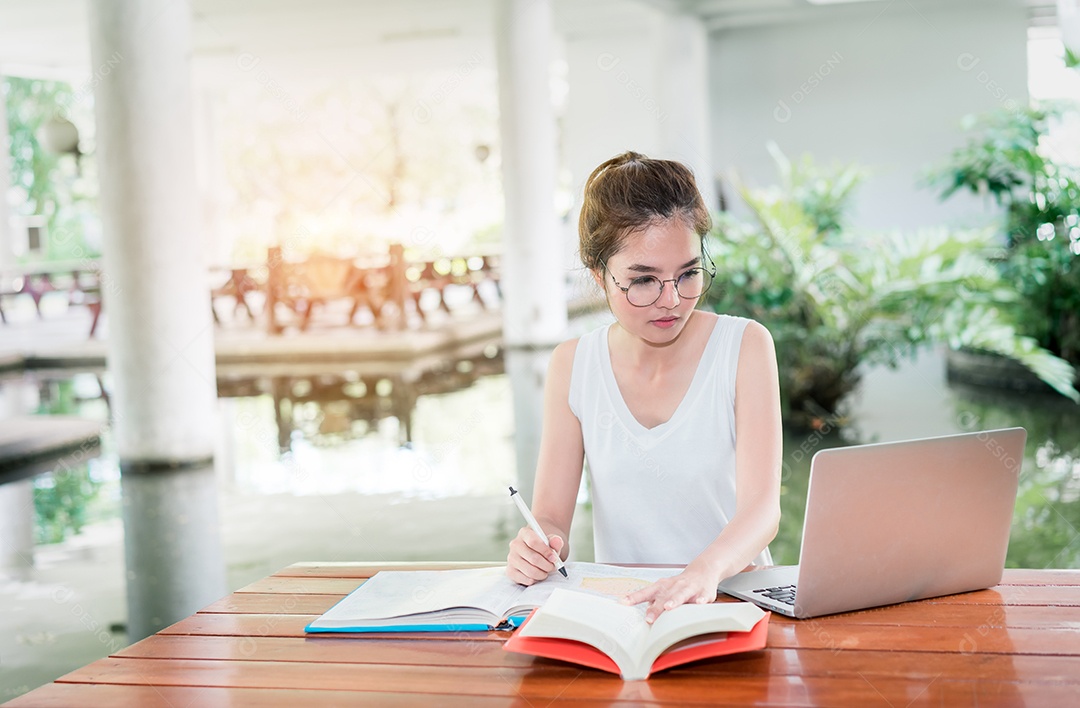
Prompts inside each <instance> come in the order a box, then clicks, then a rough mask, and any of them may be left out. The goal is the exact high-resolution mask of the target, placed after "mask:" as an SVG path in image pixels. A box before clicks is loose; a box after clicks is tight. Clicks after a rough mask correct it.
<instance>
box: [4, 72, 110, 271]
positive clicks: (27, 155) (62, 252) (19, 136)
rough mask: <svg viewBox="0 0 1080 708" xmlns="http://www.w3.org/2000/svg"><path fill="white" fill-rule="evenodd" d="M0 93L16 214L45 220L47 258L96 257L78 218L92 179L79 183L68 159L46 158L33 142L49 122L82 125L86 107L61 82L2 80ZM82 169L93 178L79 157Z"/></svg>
mask: <svg viewBox="0 0 1080 708" xmlns="http://www.w3.org/2000/svg"><path fill="white" fill-rule="evenodd" d="M0 91H3V92H4V94H5V98H6V103H7V116H6V118H7V121H8V131H9V133H10V135H11V148H10V159H11V185H12V188H13V190H14V191H15V192H16V193H17V195H18V196H17V199H18V202H19V203H20V207H19V211H20V212H22V213H23V214H25V215H33V214H40V215H44V216H45V218H46V223H47V225H48V231H49V233H50V234H53V235H54V238H53V239H51V240H50V244H49V252H48V253H47V254H46V256H47V258H49V259H57V260H59V259H65V258H71V257H73V255H75V254H83V255H97V253H96V249H94V248H90V247H89V246H88V245H87V244H86V242H85V240H84V235H83V233H82V230H83V227H82V221H83V218H84V216H85V213H84V212H87V211H88V210H89V208H90V206H91V205H92V202H93V195H92V194H91V193H90V190H91V189H92V183H93V179H89V178H87V177H80V176H79V174H78V173H77V168H76V165H75V163H74V162H73V161H72V160H71V158H70V157H61V156H59V155H56V154H54V153H51V152H49V151H48V150H46V149H45V148H44V147H43V146H42V145H41V143H40V141H39V136H40V134H41V131H42V128H43V126H44V125H45V124H46V123H47V122H48V121H49V120H51V119H52V118H54V117H55V116H58V115H61V114H71V117H72V119H73V120H76V121H78V122H80V123H85V122H87V121H88V118H87V117H86V116H85V115H84V113H85V112H86V111H88V110H89V109H88V107H87V106H84V105H82V104H81V103H80V102H79V101H77V100H76V94H75V92H74V91H73V90H72V88H71V86H70V85H69V84H67V83H64V82H61V81H43V80H39V79H24V78H19V77H15V76H6V77H3V78H2V79H0ZM84 119H86V120H84ZM82 164H83V168H84V170H85V169H86V168H87V167H89V168H90V172H93V166H92V165H93V160H92V159H90V158H87V157H86V156H84V157H83V163H82ZM0 196H6V195H0ZM61 234H63V235H64V237H60V236H61Z"/></svg>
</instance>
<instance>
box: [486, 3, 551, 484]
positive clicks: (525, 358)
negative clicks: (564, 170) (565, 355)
mask: <svg viewBox="0 0 1080 708" xmlns="http://www.w3.org/2000/svg"><path fill="white" fill-rule="evenodd" d="M495 22H496V24H495V43H496V50H497V56H498V67H499V112H500V120H499V128H500V136H501V143H502V148H501V150H502V173H503V193H504V199H505V202H506V219H505V226H504V231H503V259H502V281H501V282H502V291H503V295H504V305H503V308H504V309H503V337H504V341H505V345H506V362H507V372H508V374H509V376H510V380H511V385H512V389H513V396H514V425H515V448H516V451H517V467H518V480H519V484H520V485H521V487H522V492H523V493H524V494H525V496H526V499H530V500H531V498H532V486H533V477H534V472H535V465H536V456H537V453H538V451H539V440H540V422H541V418H542V413H543V410H542V409H543V382H544V372H545V370H546V368H547V360H548V358H549V357H550V353H551V349H552V348H553V347H554V345H555V344H557V343H558V342H559V341H560V340H561V339H562V338H563V337H564V336H565V333H566V271H565V264H564V260H563V258H562V250H563V249H562V248H561V238H562V237H561V230H560V229H559V225H558V219H557V217H556V214H555V179H556V177H555V170H556V167H555V163H556V145H555V116H554V112H553V109H552V104H551V89H550V78H549V71H550V63H551V41H552V18H551V2H550V0H497V12H496V15H495Z"/></svg>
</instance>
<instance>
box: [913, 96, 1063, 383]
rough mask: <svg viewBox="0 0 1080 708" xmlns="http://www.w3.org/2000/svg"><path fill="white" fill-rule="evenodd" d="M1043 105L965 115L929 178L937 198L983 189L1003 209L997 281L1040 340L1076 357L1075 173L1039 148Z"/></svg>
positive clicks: (1046, 121) (1058, 110)
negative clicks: (961, 137) (1009, 288)
mask: <svg viewBox="0 0 1080 708" xmlns="http://www.w3.org/2000/svg"><path fill="white" fill-rule="evenodd" d="M1070 110H1071V109H1070V107H1069V106H1068V105H1067V104H1061V103H1058V104H1051V105H1047V106H1042V107H1038V108H1027V109H1023V110H1019V111H1003V110H1002V111H994V112H991V113H987V114H985V115H982V116H975V117H969V118H967V119H965V129H966V131H967V132H968V134H969V139H968V141H967V143H966V144H964V145H963V146H962V147H960V148H958V149H957V150H955V151H953V153H952V154H951V155H950V157H949V159H948V160H947V161H946V162H945V163H944V164H943V165H942V166H940V167H938V168H937V169H936V170H934V171H933V172H932V173H931V174H930V176H929V182H930V184H932V185H935V186H937V187H938V188H939V189H940V190H941V192H940V196H941V198H942V199H947V198H949V197H950V196H952V195H953V194H955V193H956V192H958V191H968V192H971V193H974V194H987V195H990V196H992V197H993V199H994V201H995V202H996V203H997V204H998V205H1000V206H1002V207H1004V208H1005V210H1006V217H1005V221H1006V223H1005V231H1006V239H1005V240H1006V246H1007V249H1008V250H1007V252H1006V253H1005V254H1004V255H1005V257H1004V258H1002V259H1001V260H1000V265H1001V272H1002V275H1003V277H1004V278H1005V280H1007V281H1008V282H1009V283H1012V285H1013V287H1014V288H1015V289H1016V291H1017V293H1018V294H1019V295H1020V298H1019V299H1018V300H1017V301H1016V305H1015V307H1016V314H1015V318H1016V321H1017V322H1019V323H1021V325H1020V326H1021V330H1022V332H1023V333H1024V334H1026V335H1030V336H1032V337H1034V338H1035V340H1036V341H1037V342H1038V343H1039V345H1040V346H1042V347H1044V348H1046V349H1047V350H1049V351H1051V352H1053V353H1055V354H1058V355H1059V356H1062V357H1063V358H1065V359H1066V360H1068V361H1070V362H1072V363H1074V364H1077V363H1080V315H1078V314H1077V313H1078V312H1080V172H1078V170H1077V168H1076V167H1075V166H1073V165H1069V164H1066V163H1063V162H1061V161H1059V160H1056V159H1054V158H1053V157H1052V156H1051V155H1050V153H1049V151H1048V150H1047V149H1046V137H1047V134H1048V131H1049V126H1050V123H1051V122H1052V121H1053V120H1055V119H1058V118H1060V117H1062V116H1063V115H1064V114H1065V113H1067V112H1068V111H1070Z"/></svg>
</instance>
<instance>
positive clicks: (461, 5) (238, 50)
mask: <svg viewBox="0 0 1080 708" xmlns="http://www.w3.org/2000/svg"><path fill="white" fill-rule="evenodd" d="M823 1H825V0H816V2H812V1H811V0H554V8H555V25H556V29H557V31H558V32H560V33H562V34H565V35H570V36H572V35H574V34H578V33H599V32H609V31H618V30H620V29H626V28H628V27H632V26H640V25H642V24H644V23H648V22H649V21H650V20H652V19H654V18H655V17H656V15H657V13H658V12H666V13H688V14H693V15H697V16H700V17H701V18H702V19H703V21H704V22H705V24H706V26H707V27H708V28H709V29H710V30H712V31H714V32H723V31H735V30H737V29H738V28H741V27H748V26H754V25H761V24H769V23H775V22H805V21H812V20H815V21H816V20H827V18H828V16H829V14H828V13H830V12H835V11H841V8H838V7H835V6H829V5H820V4H817V3H820V2H823ZM494 2H495V0H192V6H193V47H194V58H195V65H196V72H197V74H198V73H200V72H201V73H202V74H203V76H204V78H206V80H212V78H213V76H214V74H215V73H216V67H218V66H219V65H220V64H221V63H222V62H229V63H235V61H236V57H237V56H239V55H241V54H245V53H247V54H253V55H257V56H259V57H262V58H264V59H266V60H267V61H268V62H274V63H275V64H276V65H277V68H278V69H279V70H282V69H283V68H285V67H288V70H292V71H296V72H299V73H302V74H310V73H311V72H322V73H329V72H333V73H338V74H340V73H342V72H345V73H347V72H348V71H349V70H350V67H351V66H357V67H363V68H365V69H370V67H371V66H372V65H373V64H374V65H378V64H383V65H386V66H387V67H388V68H390V67H392V68H394V69H398V70H400V69H403V68H404V69H406V70H408V69H409V68H411V66H412V65H415V67H416V68H421V67H423V66H425V64H427V65H431V64H432V62H436V63H437V62H445V61H446V57H447V56H448V54H447V52H451V53H452V52H454V51H457V52H458V53H459V54H460V53H461V52H463V51H471V52H474V53H475V52H477V51H478V50H477V47H480V48H482V49H481V50H480V51H482V52H488V53H489V52H490V49H488V47H489V45H490V37H491V35H492V31H491V27H492V23H493V6H494ZM894 2H903V3H906V4H908V5H911V6H913V7H916V8H918V7H919V6H920V5H921V6H925V7H929V6H930V5H933V4H941V3H945V2H948V3H964V4H968V5H970V6H971V7H972V11H976V12H977V11H978V7H979V4H980V2H981V3H986V2H1013V3H1022V4H1024V5H1027V6H1028V7H1029V14H1030V16H1031V17H1032V21H1033V23H1035V24H1046V23H1053V22H1054V21H1055V16H1056V15H1055V0H872V1H867V2H861V3H859V5H862V6H864V7H863V8H862V11H865V12H868V13H871V14H873V13H876V12H880V11H881V10H880V9H878V8H885V7H887V5H888V4H892V3H894ZM87 5H88V0H0V72H4V73H8V74H13V75H22V76H38V77H41V78H64V79H67V80H72V81H77V80H80V79H81V78H83V77H85V76H87V75H89V73H90V70H89V64H90V61H89V53H90V50H89V37H88V30H87ZM845 10H847V11H853V10H854V8H853V7H849V8H845ZM418 48H422V51H418ZM484 63H487V61H486V60H485V62H484ZM200 67H201V69H200Z"/></svg>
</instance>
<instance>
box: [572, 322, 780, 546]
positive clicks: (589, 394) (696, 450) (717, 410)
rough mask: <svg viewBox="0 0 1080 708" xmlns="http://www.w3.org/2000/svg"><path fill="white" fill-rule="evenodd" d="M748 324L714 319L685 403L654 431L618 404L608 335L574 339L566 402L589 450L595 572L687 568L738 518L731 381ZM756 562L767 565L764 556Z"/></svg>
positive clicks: (595, 333)
mask: <svg viewBox="0 0 1080 708" xmlns="http://www.w3.org/2000/svg"><path fill="white" fill-rule="evenodd" d="M747 322H749V320H747V319H744V318H741V317H731V316H728V315H721V316H720V317H719V319H718V320H717V321H716V325H715V326H714V328H713V331H712V334H711V335H710V336H709V341H708V343H707V344H706V346H705V350H704V352H703V353H702V356H701V360H700V361H699V362H698V367H697V371H696V372H695V373H694V378H693V381H692V382H691V384H690V388H689V390H688V391H687V392H686V396H685V397H684V398H683V400H682V401H681V402H680V403H679V406H678V408H676V410H675V413H674V414H673V415H672V416H671V418H670V419H669V420H668V421H667V422H665V423H662V424H660V425H658V426H656V427H655V428H646V427H645V426H643V425H642V424H641V423H639V422H638V421H637V419H635V418H634V416H633V415H632V414H631V413H630V409H629V408H628V407H627V406H626V403H625V401H624V400H623V397H622V393H621V392H620V391H619V387H618V384H617V383H616V381H615V372H614V371H613V370H612V368H611V357H610V355H609V353H608V337H607V334H608V326H607V325H605V326H603V327H600V328H598V329H595V330H593V331H591V332H589V333H588V334H586V335H584V336H583V337H581V339H579V340H578V345H577V349H576V351H575V353H574V365H573V369H572V371H571V374H570V397H569V403H570V410H571V411H573V413H574V415H576V416H577V418H578V420H579V421H580V422H581V432H582V436H583V438H584V442H585V462H586V469H587V472H588V475H589V488H590V493H591V497H592V502H593V542H594V544H595V551H596V561H597V562H598V563H678V564H686V563H689V562H690V561H692V560H693V559H694V558H695V557H697V555H698V554H699V553H701V551H703V550H704V549H705V547H706V546H708V545H709V544H710V543H712V541H713V540H715V539H716V537H717V535H718V534H719V533H720V531H721V530H722V529H723V528H724V527H725V526H726V525H727V523H728V522H729V521H730V520H731V518H732V517H733V516H734V514H735V374H736V372H737V371H738V365H739V348H740V346H741V344H742V334H743V330H744V329H745V328H746V324H747ZM754 562H755V563H765V564H771V562H772V560H771V558H770V557H769V551H768V549H767V548H766V549H765V550H764V551H763V552H762V553H761V554H760V555H759V556H758V557H757V558H756V559H755V561H754Z"/></svg>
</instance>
